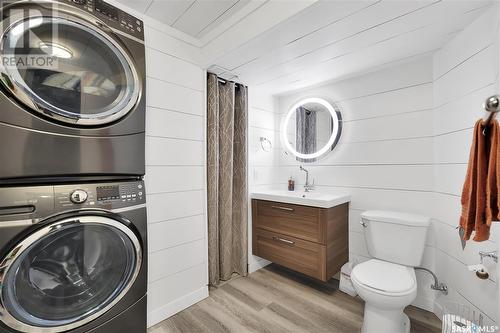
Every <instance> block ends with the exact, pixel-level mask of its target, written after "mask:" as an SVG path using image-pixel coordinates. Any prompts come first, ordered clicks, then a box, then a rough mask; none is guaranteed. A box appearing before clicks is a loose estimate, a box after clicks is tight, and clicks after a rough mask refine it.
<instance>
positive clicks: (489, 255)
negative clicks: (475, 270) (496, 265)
mask: <svg viewBox="0 0 500 333" xmlns="http://www.w3.org/2000/svg"><path fill="white" fill-rule="evenodd" d="M479 257H480V258H481V263H482V262H483V259H484V258H491V259H492V260H493V261H494V262H498V254H497V251H490V252H485V251H479Z"/></svg>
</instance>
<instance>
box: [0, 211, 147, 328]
mask: <svg viewBox="0 0 500 333" xmlns="http://www.w3.org/2000/svg"><path fill="white" fill-rule="evenodd" d="M141 263H142V251H141V246H140V242H139V240H138V238H137V237H136V236H135V234H134V232H132V230H130V229H129V228H128V227H126V226H125V225H124V224H122V223H120V222H118V221H117V220H114V219H110V218H107V217H103V216H82V217H78V218H74V219H71V218H69V219H64V220H61V221H59V222H56V223H53V224H50V225H48V226H46V227H44V228H43V229H41V230H38V231H37V232H35V233H34V234H32V235H30V236H29V237H28V238H26V239H25V240H24V241H23V242H21V243H20V244H19V245H18V246H16V247H15V248H14V249H13V250H12V251H11V252H10V253H9V254H8V255H7V257H5V259H3V261H2V263H1V265H0V267H2V269H0V285H1V286H2V288H1V293H0V296H1V304H0V305H1V309H0V312H1V313H2V316H1V320H2V321H3V322H4V323H5V324H6V325H8V326H9V327H11V328H13V329H16V330H19V331H21V332H31V331H32V330H33V329H34V328H35V331H36V332H47V333H49V332H50V333H54V332H64V331H68V330H71V329H74V328H76V327H79V326H81V325H84V324H86V323H88V322H90V321H92V320H94V319H95V318H97V317H99V316H100V315H102V314H103V313H105V312H106V311H108V310H109V309H110V308H111V307H112V306H113V305H115V304H116V303H117V302H118V301H119V300H120V299H121V298H123V296H124V295H125V294H126V293H127V291H128V290H129V289H130V287H131V286H132V284H133V283H134V281H135V279H136V278H137V275H138V273H139V270H140V267H141Z"/></svg>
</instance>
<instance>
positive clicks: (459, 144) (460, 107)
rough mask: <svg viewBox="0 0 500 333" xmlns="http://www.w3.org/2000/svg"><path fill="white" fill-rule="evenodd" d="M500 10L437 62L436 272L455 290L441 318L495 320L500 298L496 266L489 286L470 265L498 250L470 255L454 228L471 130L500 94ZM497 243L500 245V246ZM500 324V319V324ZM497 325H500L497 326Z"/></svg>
mask: <svg viewBox="0 0 500 333" xmlns="http://www.w3.org/2000/svg"><path fill="white" fill-rule="evenodd" d="M497 10H498V8H493V9H491V10H490V11H488V12H487V13H485V14H483V15H482V16H481V17H479V18H478V19H477V20H476V21H474V22H473V24H471V25H470V26H469V27H467V28H466V29H465V30H464V31H462V32H461V33H460V34H459V35H457V36H456V37H455V38H454V39H453V40H451V41H450V42H449V43H448V44H446V45H445V46H444V47H443V48H442V49H441V50H440V51H439V52H438V53H437V54H436V55H435V57H434V105H435V110H434V136H435V138H434V188H435V192H436V193H435V196H434V203H435V213H434V218H435V226H436V230H437V232H436V266H437V269H438V273H439V276H440V277H441V278H442V279H443V280H444V281H446V282H447V284H448V285H449V287H450V294H449V296H444V295H439V297H438V299H437V312H438V313H440V312H442V311H449V309H451V310H454V309H456V307H457V304H463V305H466V306H468V307H469V308H470V311H471V315H472V311H475V313H476V317H477V316H479V312H482V313H483V314H484V315H485V318H484V320H485V323H489V322H491V321H493V320H495V316H496V307H497V306H498V298H497V297H495V296H494V295H496V288H497V283H496V281H497V277H496V274H495V272H494V271H495V265H494V264H493V263H492V262H491V261H486V263H487V266H489V268H490V269H491V273H492V274H491V276H490V279H488V280H480V279H478V278H476V276H475V275H474V273H471V272H469V271H468V270H467V265H472V264H476V263H478V261H479V256H478V252H479V251H480V250H484V251H491V250H494V249H495V248H496V244H495V243H494V240H491V241H486V242H482V243H475V242H473V241H470V242H468V244H467V246H466V248H465V251H462V247H461V244H460V241H459V238H458V235H457V231H456V230H455V227H456V225H457V221H458V219H459V216H460V211H461V208H460V195H461V187H462V184H463V181H464V179H465V173H466V170H467V162H468V157H469V148H470V144H471V142H472V132H473V129H472V127H473V126H474V123H475V121H476V120H477V119H479V118H480V117H482V116H483V115H484V111H483V109H482V107H481V105H482V103H483V101H484V100H485V99H486V98H487V97H489V96H490V95H493V94H498V93H499V92H498V91H497V89H498V86H497V81H498V64H499V61H500V59H499V55H498V23H499V20H500V17H499V15H498V12H497ZM497 241H498V240H497ZM498 319H500V318H498ZM498 319H497V320H498Z"/></svg>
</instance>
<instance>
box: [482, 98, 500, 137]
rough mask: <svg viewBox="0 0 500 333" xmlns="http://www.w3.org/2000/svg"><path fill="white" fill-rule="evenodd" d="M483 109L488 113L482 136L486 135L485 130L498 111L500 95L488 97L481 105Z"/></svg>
mask: <svg viewBox="0 0 500 333" xmlns="http://www.w3.org/2000/svg"><path fill="white" fill-rule="evenodd" d="M483 108H484V109H485V110H486V111H487V112H489V115H488V118H486V120H485V122H484V126H485V127H484V130H483V135H486V134H487V133H486V129H487V128H488V125H489V124H490V123H491V121H492V120H493V118H495V115H496V113H497V112H499V111H500V95H493V96H490V97H489V98H488V99H487V100H486V101H485V102H484V103H483Z"/></svg>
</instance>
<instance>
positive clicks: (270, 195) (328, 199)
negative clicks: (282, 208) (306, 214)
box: [250, 190, 351, 208]
mask: <svg viewBox="0 0 500 333" xmlns="http://www.w3.org/2000/svg"><path fill="white" fill-rule="evenodd" d="M250 197H251V198H252V199H259V200H269V201H277V202H283V203H289V204H295V205H303V206H311V207H320V208H331V207H335V206H338V205H341V204H343V203H346V202H349V201H350V200H351V196H350V195H348V194H345V193H322V192H317V191H311V192H304V191H282V190H264V191H255V192H252V193H251V194H250Z"/></svg>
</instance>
